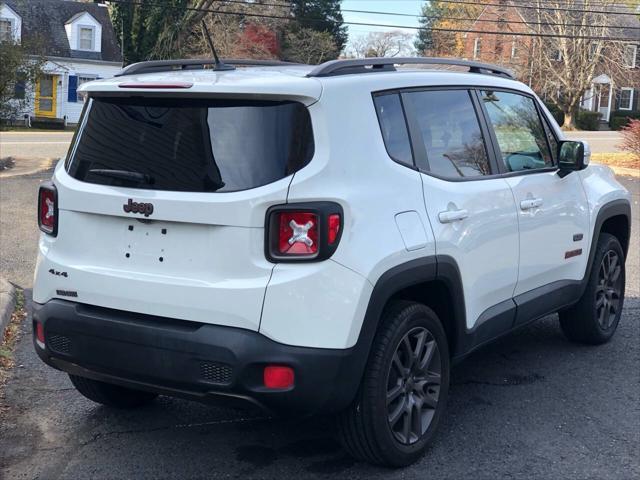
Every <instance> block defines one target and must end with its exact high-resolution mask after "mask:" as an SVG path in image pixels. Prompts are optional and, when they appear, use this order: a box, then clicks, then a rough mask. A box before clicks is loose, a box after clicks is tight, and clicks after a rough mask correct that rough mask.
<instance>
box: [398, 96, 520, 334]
mask: <svg viewBox="0 0 640 480" xmlns="http://www.w3.org/2000/svg"><path fill="white" fill-rule="evenodd" d="M402 98H403V104H404V106H405V110H406V113H407V118H408V123H409V130H410V133H411V138H412V144H413V147H414V154H415V157H416V163H417V164H418V165H419V169H420V171H421V178H422V183H423V191H424V203H425V208H426V211H427V214H428V217H429V220H430V223H431V227H432V229H433V233H434V237H435V241H436V253H437V255H438V265H439V267H438V268H439V269H440V265H441V262H443V261H453V262H455V263H456V265H457V267H458V269H459V271H460V276H461V280H462V288H463V293H464V303H465V313H466V326H467V329H468V330H476V328H477V327H479V326H480V325H481V324H484V323H485V322H487V324H489V323H490V324H491V326H490V328H488V329H487V330H486V332H487V333H486V338H484V337H485V335H480V336H479V337H478V336H477V335H476V336H475V342H478V343H479V342H481V341H482V340H483V339H488V338H490V337H491V336H494V335H495V334H498V333H500V332H501V331H504V330H508V329H509V328H511V326H512V323H513V318H514V317H513V310H514V309H513V305H514V304H513V301H512V295H513V289H514V287H515V285H516V281H517V273H518V225H517V214H516V208H515V203H514V199H513V194H512V192H511V189H510V188H509V185H508V184H507V182H506V181H505V179H503V178H500V177H499V176H497V175H495V174H496V173H497V172H496V171H495V170H496V162H495V159H494V158H493V157H492V152H491V150H490V148H487V140H488V133H487V130H486V127H485V125H484V124H483V123H482V122H481V121H480V117H479V115H478V113H479V111H480V107H479V105H478V100H477V97H476V94H475V92H473V91H470V90H468V89H465V88H456V89H446V87H445V88H443V89H435V88H434V89H424V90H418V91H408V92H404V93H403V94H402ZM489 320H492V321H491V322H489Z"/></svg>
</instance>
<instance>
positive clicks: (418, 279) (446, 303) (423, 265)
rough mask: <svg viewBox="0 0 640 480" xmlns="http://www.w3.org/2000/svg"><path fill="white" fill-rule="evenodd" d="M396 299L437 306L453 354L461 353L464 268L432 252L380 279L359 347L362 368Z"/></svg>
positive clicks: (446, 257)
mask: <svg viewBox="0 0 640 480" xmlns="http://www.w3.org/2000/svg"><path fill="white" fill-rule="evenodd" d="M393 300H412V301H416V302H419V303H422V304H424V305H426V306H428V307H430V308H431V309H433V310H434V312H435V313H436V315H438V318H439V319H440V321H441V322H442V325H443V327H444V329H445V333H446V334H447V341H448V342H449V353H450V356H451V357H452V358H454V357H456V356H457V355H458V353H459V352H458V350H459V348H460V346H461V345H462V344H463V342H461V340H462V338H463V336H464V335H465V334H466V323H465V322H466V318H465V303H464V293H463V289H462V279H461V277H460V271H459V269H458V265H457V263H456V261H455V260H454V259H453V258H452V257H449V256H445V255H431V256H427V257H423V258H419V259H416V260H412V261H410V262H407V263H403V264H400V265H397V266H395V267H393V268H392V269H390V270H388V271H387V272H385V273H384V274H383V275H382V276H381V277H380V278H379V279H378V281H377V282H376V284H375V286H374V288H373V292H372V294H371V297H370V299H369V305H368V307H367V310H366V313H365V317H364V321H363V324H362V328H361V330H360V335H359V337H358V341H357V343H356V347H355V348H356V349H357V351H358V352H357V353H358V355H357V358H358V360H359V361H360V362H361V365H360V368H359V370H360V371H362V372H364V368H365V365H366V363H367V360H368V358H369V353H370V351H371V346H372V345H373V340H374V338H375V335H376V333H377V332H378V330H379V327H380V320H381V318H382V315H383V312H384V310H385V308H386V306H387V305H389V303H390V302H392V301H393Z"/></svg>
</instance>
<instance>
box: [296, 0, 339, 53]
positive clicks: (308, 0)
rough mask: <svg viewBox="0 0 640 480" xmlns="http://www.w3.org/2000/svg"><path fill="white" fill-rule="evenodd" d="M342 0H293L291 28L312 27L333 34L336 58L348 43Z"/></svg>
mask: <svg viewBox="0 0 640 480" xmlns="http://www.w3.org/2000/svg"><path fill="white" fill-rule="evenodd" d="M341 3H342V0H292V1H291V13H292V14H293V18H294V20H295V21H294V22H292V26H291V30H292V31H294V32H296V31H297V30H298V29H303V28H307V29H311V30H316V31H318V32H328V33H329V34H331V37H332V38H333V41H334V42H335V44H336V50H335V52H334V53H333V57H334V58H336V57H337V56H338V55H340V52H341V51H342V49H343V48H344V46H345V44H346V43H347V38H348V33H347V27H346V26H345V25H343V22H344V20H343V18H342V11H341V10H340V4H341Z"/></svg>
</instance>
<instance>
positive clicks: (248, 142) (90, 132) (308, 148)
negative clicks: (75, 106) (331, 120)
mask: <svg viewBox="0 0 640 480" xmlns="http://www.w3.org/2000/svg"><path fill="white" fill-rule="evenodd" d="M85 116H86V119H85V120H86V121H85V122H84V126H83V127H82V130H81V131H80V132H79V135H78V140H77V145H76V147H75V151H73V150H72V152H73V154H72V156H71V158H70V160H69V163H68V165H67V169H68V172H69V174H70V175H71V176H72V177H74V178H76V179H78V180H82V181H85V182H91V183H97V184H101V185H112V186H123V187H132V188H143V189H152V190H172V191H182V192H232V191H237V190H246V189H249V188H255V187H259V186H261V185H266V184H268V183H271V182H274V181H276V180H280V179H281V178H284V177H286V176H288V175H291V174H293V173H294V172H296V171H298V170H300V169H301V168H302V167H304V166H305V165H306V164H307V163H309V161H310V160H311V157H312V155H313V133H312V130H311V120H310V118H309V112H308V111H307V109H306V108H305V106H304V105H302V104H301V103H298V102H271V101H246V100H233V101H231V100H206V99H160V98H141V97H138V98H122V97H105V98H93V99H92V100H91V104H90V105H89V106H88V108H87V110H86V113H85Z"/></svg>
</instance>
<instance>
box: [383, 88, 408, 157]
mask: <svg viewBox="0 0 640 480" xmlns="http://www.w3.org/2000/svg"><path fill="white" fill-rule="evenodd" d="M374 103H375V106H376V112H377V113H378V121H379V122H380V130H381V131H382V138H383V139H384V145H385V147H386V148H387V153H388V154H389V156H390V157H391V158H393V159H394V160H395V161H397V162H400V163H402V164H404V165H407V166H410V167H413V155H412V153H411V142H409V133H408V131H407V122H406V120H405V118H404V111H403V109H402V103H401V102H400V95H399V94H397V93H392V94H384V95H376V96H375V97H374Z"/></svg>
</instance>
